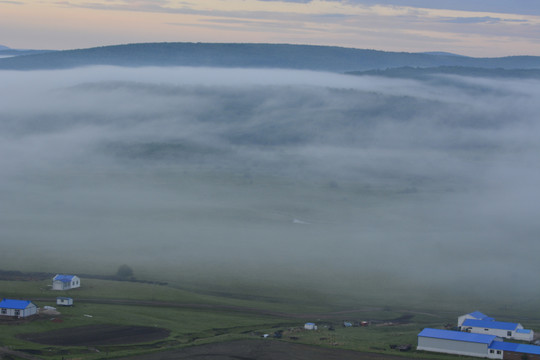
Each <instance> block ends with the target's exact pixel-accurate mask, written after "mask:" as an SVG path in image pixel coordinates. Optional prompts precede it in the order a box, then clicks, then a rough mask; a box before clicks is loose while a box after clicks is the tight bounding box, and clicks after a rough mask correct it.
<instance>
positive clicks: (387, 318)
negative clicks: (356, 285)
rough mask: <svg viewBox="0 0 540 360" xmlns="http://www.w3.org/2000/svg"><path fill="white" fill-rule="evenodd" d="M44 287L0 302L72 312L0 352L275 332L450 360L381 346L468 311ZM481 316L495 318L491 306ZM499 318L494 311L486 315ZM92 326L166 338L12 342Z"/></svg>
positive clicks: (23, 325)
mask: <svg viewBox="0 0 540 360" xmlns="http://www.w3.org/2000/svg"><path fill="white" fill-rule="evenodd" d="M49 285H50V281H49V280H43V281H0V289H2V290H1V291H2V294H1V296H3V297H10V298H24V299H32V300H34V302H35V303H36V304H37V305H38V306H39V307H41V308H43V306H46V305H49V306H56V305H55V297H56V296H58V295H62V296H71V297H73V298H74V299H75V304H74V306H73V307H62V308H58V310H59V311H60V312H61V315H44V314H41V315H40V316H39V317H35V318H34V319H32V320H31V321H24V322H2V323H0V344H3V345H4V346H8V347H9V348H10V349H12V350H16V351H21V352H23V353H31V354H34V356H37V357H39V358H45V359H61V358H81V359H98V358H115V357H126V356H133V355H137V354H142V353H149V352H150V353H152V352H159V351H165V350H171V349H177V348H182V347H186V346H194V345H202V344H208V343H216V342H227V341H231V340H242V339H260V338H261V335H263V334H270V337H272V335H273V334H274V333H275V332H276V331H282V335H283V336H282V338H281V339H273V338H271V339H267V341H286V342H293V343H302V344H308V345H315V346H319V347H326V348H332V349H336V348H340V349H349V350H355V351H362V352H378V353H382V354H389V355H390V354H391V355H399V356H408V357H415V358H429V359H434V358H441V359H452V358H453V357H451V356H443V355H440V356H438V355H433V354H424V353H419V352H416V351H414V350H413V351H412V352H407V353H405V352H399V351H397V350H393V349H390V347H389V345H391V344H397V345H400V344H412V345H413V348H414V346H415V344H416V335H417V333H418V332H419V331H420V330H421V329H422V328H423V327H441V326H443V325H444V324H447V323H454V322H455V319H456V316H457V315H459V314H460V313H463V312H464V311H467V310H471V309H467V310H463V311H461V312H456V313H454V312H453V311H451V308H452V306H462V305H463V304H461V303H458V305H456V303H454V304H453V305H451V303H452V302H451V301H450V299H446V300H447V301H446V302H443V299H438V300H439V304H437V303H436V302H431V303H425V304H424V306H423V310H424V311H418V309H419V308H421V307H422V306H421V304H418V303H416V302H415V300H414V298H406V297H403V298H402V300H403V302H402V303H401V304H400V305H401V306H399V307H396V306H395V305H396V303H399V302H397V301H395V300H392V301H387V302H384V299H382V298H380V299H379V302H378V303H377V302H376V301H375V300H376V299H374V295H373V294H371V295H370V296H368V297H366V299H368V300H366V299H364V303H362V302H357V303H356V304H353V303H348V304H347V303H345V302H341V303H340V302H337V301H336V302H335V303H334V304H332V301H333V299H332V298H331V297H328V296H323V295H321V296H319V297H314V298H311V299H304V301H303V300H302V297H301V296H298V293H296V294H295V295H293V293H292V292H289V290H288V289H286V288H284V291H283V292H282V293H278V292H274V293H273V296H272V297H266V298H265V297H264V296H262V295H261V294H265V293H266V292H265V291H263V290H262V289H261V294H253V296H252V297H251V298H249V297H248V296H246V293H247V290H246V289H244V291H243V292H242V291H240V290H239V293H238V294H237V295H238V296H227V295H228V293H224V292H220V295H219V296H218V295H209V294H208V293H200V292H196V291H190V290H186V289H180V288H178V287H174V286H170V285H168V286H165V285H155V284H151V283H135V282H120V281H110V280H96V279H85V278H83V279H82V287H81V288H79V289H74V290H69V291H66V292H62V293H61V294H60V293H59V292H57V291H52V290H51V288H50V286H49ZM230 294H234V289H231V291H230ZM265 299H266V300H265ZM394 299H395V298H394ZM433 299H436V298H435V297H434V298H433ZM367 301H369V302H367ZM354 305H356V306H354ZM390 305H392V306H390ZM438 305H439V306H438ZM463 307H464V308H465V306H463ZM438 309H439V311H438ZM474 309H476V308H474ZM481 310H484V309H483V308H482V309H481ZM488 310H494V311H495V309H494V308H493V304H492V307H490V308H489V309H488ZM485 311H486V312H488V311H487V310H485ZM510 312H512V311H510ZM501 313H502V311H501V309H499V310H498V311H497V313H496V314H494V315H495V316H497V315H500V314H501ZM490 314H492V313H490ZM521 315H522V316H523V317H524V318H523V319H520V318H516V319H515V320H516V321H518V320H519V321H520V322H522V323H523V324H524V325H526V326H527V327H532V328H533V329H534V328H539V327H540V326H539V325H540V319H538V318H534V317H533V316H531V314H527V318H526V319H525V314H524V313H521ZM533 315H534V314H533ZM343 320H351V321H361V320H369V321H371V325H370V326H368V327H350V328H345V327H343V326H342V323H343ZM306 321H313V322H317V323H318V324H319V329H318V330H317V331H306V330H304V329H303V328H302V326H303V324H304V322H306ZM99 324H114V325H126V326H152V327H158V328H164V329H167V330H169V331H170V335H169V337H168V338H166V339H162V340H158V341H152V342H146V343H144V342H143V343H139V344H129V345H125V344H118V345H107V346H51V345H43V344H37V343H32V342H29V341H25V340H22V339H20V338H19V337H18V336H20V335H21V334H28V333H42V332H51V331H56V330H60V329H69V328H73V327H78V326H84V325H99ZM6 356H12V355H6ZM8 358H9V357H8Z"/></svg>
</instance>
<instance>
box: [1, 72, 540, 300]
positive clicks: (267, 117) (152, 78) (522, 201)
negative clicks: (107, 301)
mask: <svg viewBox="0 0 540 360" xmlns="http://www.w3.org/2000/svg"><path fill="white" fill-rule="evenodd" d="M1 75H2V79H3V81H2V83H1V84H0V109H2V110H1V112H0V134H1V135H0V150H1V152H2V154H4V156H3V157H1V158H0V168H1V169H2V171H1V175H0V192H1V193H2V199H3V200H2V202H1V203H0V213H1V214H2V217H1V220H0V226H1V228H2V236H3V239H4V243H9V244H11V245H10V246H9V247H7V248H5V249H4V250H3V251H2V256H1V259H2V263H3V264H4V265H3V266H6V267H7V266H9V267H11V268H15V267H33V268H34V270H38V269H35V268H36V267H38V268H40V269H43V270H48V271H56V270H54V269H57V268H58V264H63V265H62V266H63V267H65V268H66V269H67V270H72V271H84V272H87V271H99V270H96V264H103V265H102V267H101V266H100V267H99V268H100V269H107V268H110V269H115V266H117V265H118V264H119V263H130V264H133V265H134V267H136V268H138V269H141V270H140V271H141V272H142V273H144V272H145V271H146V273H148V274H150V273H152V271H155V270H156V269H160V270H166V271H170V272H171V273H173V274H176V273H179V272H183V271H188V270H189V271H192V272H193V271H201V272H202V271H203V270H204V271H208V273H212V272H215V273H220V274H227V273H228V274H236V273H241V274H242V275H239V277H242V276H246V274H264V273H267V272H268V269H277V270H276V271H278V270H279V271H286V272H288V273H289V274H292V275H291V277H294V276H298V277H302V276H306V274H312V275H313V276H316V277H317V278H318V279H323V280H320V281H323V282H324V281H325V280H324V279H327V280H328V281H329V284H330V283H332V281H333V280H332V279H335V277H342V276H354V274H356V275H358V276H361V274H363V275H365V274H372V275H374V276H375V275H377V276H378V275H384V276H388V277H390V278H394V279H408V280H409V281H412V282H415V283H416V282H427V283H430V284H438V285H441V284H442V285H444V286H451V284H454V283H455V282H458V281H465V280H467V281H470V282H471V283H474V282H479V281H482V279H485V278H486V277H492V276H493V274H497V278H498V279H499V283H498V284H497V285H501V286H506V287H512V288H516V289H520V290H523V289H526V288H527V286H526V284H527V281H532V280H534V277H535V274H537V273H538V271H539V270H540V269H539V265H538V261H537V260H536V258H535V256H536V254H537V253H538V251H539V250H540V249H539V246H540V245H539V244H538V241H537V234H538V233H539V230H540V227H539V225H538V221H537V215H538V213H539V210H540V208H539V207H540V205H539V204H540V196H539V194H540V193H539V192H538V190H537V184H538V183H539V182H540V171H539V170H538V167H537V166H536V163H537V154H538V153H539V150H540V149H539V145H538V144H540V142H539V141H538V140H539V139H538V136H539V134H540V133H539V130H540V129H539V127H538V122H537V118H538V116H537V114H538V113H539V110H540V108H539V104H538V102H537V101H536V99H538V97H539V96H540V82H538V81H523V80H519V81H517V80H516V81H514V80H511V79H507V80H496V81H495V80H490V79H473V78H459V77H437V78H433V79H432V80H431V81H424V82H419V81H413V80H389V79H382V78H370V77H353V76H343V75H335V74H326V73H315V72H302V71H281V70H272V71H271V70H234V69H228V70H225V69H204V68H196V69H195V68H173V69H158V68H143V69H120V68H112V67H102V68H87V69H82V70H65V71H50V72H47V71H43V72H3V73H2V74H1ZM25 263H26V264H28V265H21V264H25ZM30 264H31V265H30ZM59 270H60V269H59ZM59 270H58V271H59ZM62 270H63V269H62ZM516 279H520V281H516Z"/></svg>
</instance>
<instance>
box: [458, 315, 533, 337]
mask: <svg viewBox="0 0 540 360" xmlns="http://www.w3.org/2000/svg"><path fill="white" fill-rule="evenodd" d="M461 331H466V332H470V333H475V334H488V335H495V336H498V337H501V338H506V339H513V340H523V341H532V340H533V338H534V332H533V331H532V330H528V329H524V328H523V326H522V325H521V324H518V323H509V322H503V321H494V320H475V319H467V320H465V321H463V323H462V324H461Z"/></svg>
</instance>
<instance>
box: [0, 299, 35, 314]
mask: <svg viewBox="0 0 540 360" xmlns="http://www.w3.org/2000/svg"><path fill="white" fill-rule="evenodd" d="M36 313H37V306H36V305H35V304H34V303H33V302H31V301H29V300H14V299H6V298H4V299H2V301H1V302H0V315H1V316H16V317H21V318H22V317H28V316H32V315H34V314H36Z"/></svg>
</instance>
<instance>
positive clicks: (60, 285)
mask: <svg viewBox="0 0 540 360" xmlns="http://www.w3.org/2000/svg"><path fill="white" fill-rule="evenodd" d="M80 286H81V279H79V277H78V276H76V275H64V274H56V276H55V277H54V278H53V283H52V289H53V290H69V289H75V288H78V287H80Z"/></svg>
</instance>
